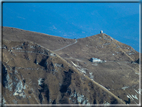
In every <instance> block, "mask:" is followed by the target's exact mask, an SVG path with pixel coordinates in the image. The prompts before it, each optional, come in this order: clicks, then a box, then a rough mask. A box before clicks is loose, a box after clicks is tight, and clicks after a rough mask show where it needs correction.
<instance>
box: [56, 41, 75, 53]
mask: <svg viewBox="0 0 142 107" xmlns="http://www.w3.org/2000/svg"><path fill="white" fill-rule="evenodd" d="M76 43H77V39H75V42H74V43H72V44H69V45H66V46H65V47H62V48H60V49H57V50H55V51H54V52H57V51H60V50H62V49H64V48H66V47H69V46H71V45H73V44H76Z"/></svg>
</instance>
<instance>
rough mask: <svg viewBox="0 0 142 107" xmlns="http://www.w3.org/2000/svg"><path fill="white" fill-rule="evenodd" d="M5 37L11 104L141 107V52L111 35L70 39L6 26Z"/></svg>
mask: <svg viewBox="0 0 142 107" xmlns="http://www.w3.org/2000/svg"><path fill="white" fill-rule="evenodd" d="M2 36H3V47H2V48H3V51H2V52H3V61H2V64H3V77H4V78H3V91H4V99H5V101H6V103H29V104H31V103H33V104H35V103H36V104H37V103H42V104H55V103H56V104H59V103H60V104H62V103H63V104H68V103H69V104H108V103H109V104H122V103H128V104H138V103H139V94H140V93H139V92H140V91H141V90H139V64H138V63H137V60H138V57H139V56H138V54H139V53H138V52H137V51H135V50H134V49H133V48H132V47H130V46H128V45H125V44H122V43H120V42H118V41H116V40H115V39H113V38H111V37H110V36H108V35H106V34H97V35H94V36H90V37H87V38H82V39H64V38H61V37H56V36H51V35H46V34H40V33H36V32H30V31H25V30H20V29H15V28H9V27H4V28H3V35H2ZM50 50H51V51H50ZM93 57H94V58H98V59H101V60H102V62H99V63H97V62H91V61H90V58H93ZM135 61H136V62H135ZM14 77H16V78H14ZM31 82H32V83H31ZM18 87H19V88H18ZM55 93H56V94H55ZM9 96H10V97H11V96H12V97H11V99H8V97H9ZM14 99H15V100H14Z"/></svg>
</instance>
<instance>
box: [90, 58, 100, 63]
mask: <svg viewBox="0 0 142 107" xmlns="http://www.w3.org/2000/svg"><path fill="white" fill-rule="evenodd" d="M90 61H91V62H102V60H101V59H98V58H91V59H90Z"/></svg>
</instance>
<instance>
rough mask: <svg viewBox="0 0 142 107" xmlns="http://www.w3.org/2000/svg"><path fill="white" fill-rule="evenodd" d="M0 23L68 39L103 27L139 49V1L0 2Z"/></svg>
mask: <svg viewBox="0 0 142 107" xmlns="http://www.w3.org/2000/svg"><path fill="white" fill-rule="evenodd" d="M3 26H8V27H15V28H20V29H24V30H30V31H36V32H41V33H46V34H50V35H56V36H60V37H64V38H71V39H72V38H84V37H87V36H92V35H96V34H98V33H99V32H100V30H103V31H104V33H106V34H108V35H109V36H111V37H113V38H114V39H116V40H118V41H120V42H122V43H125V44H127V45H130V46H132V47H133V48H134V49H135V50H137V51H139V3H3Z"/></svg>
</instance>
